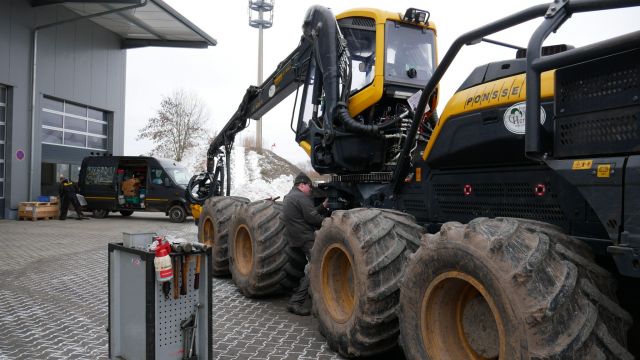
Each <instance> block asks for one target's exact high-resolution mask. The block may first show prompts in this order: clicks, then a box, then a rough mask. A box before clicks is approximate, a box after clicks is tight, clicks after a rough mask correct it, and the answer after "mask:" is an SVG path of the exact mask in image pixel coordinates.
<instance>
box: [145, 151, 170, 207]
mask: <svg viewBox="0 0 640 360" xmlns="http://www.w3.org/2000/svg"><path fill="white" fill-rule="evenodd" d="M147 179H148V180H147V181H148V183H147V185H148V189H149V191H148V193H147V195H146V204H147V208H148V209H149V210H156V211H167V210H168V207H169V204H170V201H169V200H170V199H172V198H173V192H174V189H173V188H174V186H173V181H172V180H171V178H170V177H169V174H167V172H166V171H165V170H164V169H163V168H162V166H160V165H159V164H154V163H153V162H151V161H150V162H149V176H148V177H147Z"/></svg>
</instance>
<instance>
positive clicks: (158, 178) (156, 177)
mask: <svg viewBox="0 0 640 360" xmlns="http://www.w3.org/2000/svg"><path fill="white" fill-rule="evenodd" d="M165 179H166V180H167V181H169V177H168V176H167V174H166V173H165V172H164V170H162V169H160V168H151V177H150V180H151V184H153V185H164V183H165Z"/></svg>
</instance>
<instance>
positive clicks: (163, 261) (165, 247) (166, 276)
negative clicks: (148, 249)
mask: <svg viewBox="0 0 640 360" xmlns="http://www.w3.org/2000/svg"><path fill="white" fill-rule="evenodd" d="M157 240H158V246H157V247H156V257H155V259H153V264H154V266H155V268H156V279H157V280H158V281H159V282H165V281H169V280H171V279H172V278H173V269H172V268H171V257H170V256H169V253H170V252H171V245H169V242H168V241H165V242H162V238H158V239H157Z"/></svg>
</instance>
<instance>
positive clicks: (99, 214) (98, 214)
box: [93, 209, 109, 219]
mask: <svg viewBox="0 0 640 360" xmlns="http://www.w3.org/2000/svg"><path fill="white" fill-rule="evenodd" d="M108 215H109V210H106V209H95V210H93V217H94V218H96V219H104V218H106V217H107V216H108Z"/></svg>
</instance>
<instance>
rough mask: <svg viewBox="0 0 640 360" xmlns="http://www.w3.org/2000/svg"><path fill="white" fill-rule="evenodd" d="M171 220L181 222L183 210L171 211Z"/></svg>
mask: <svg viewBox="0 0 640 360" xmlns="http://www.w3.org/2000/svg"><path fill="white" fill-rule="evenodd" d="M171 218H172V219H173V220H179V219H180V218H182V209H180V208H177V207H176V208H173V210H171Z"/></svg>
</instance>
